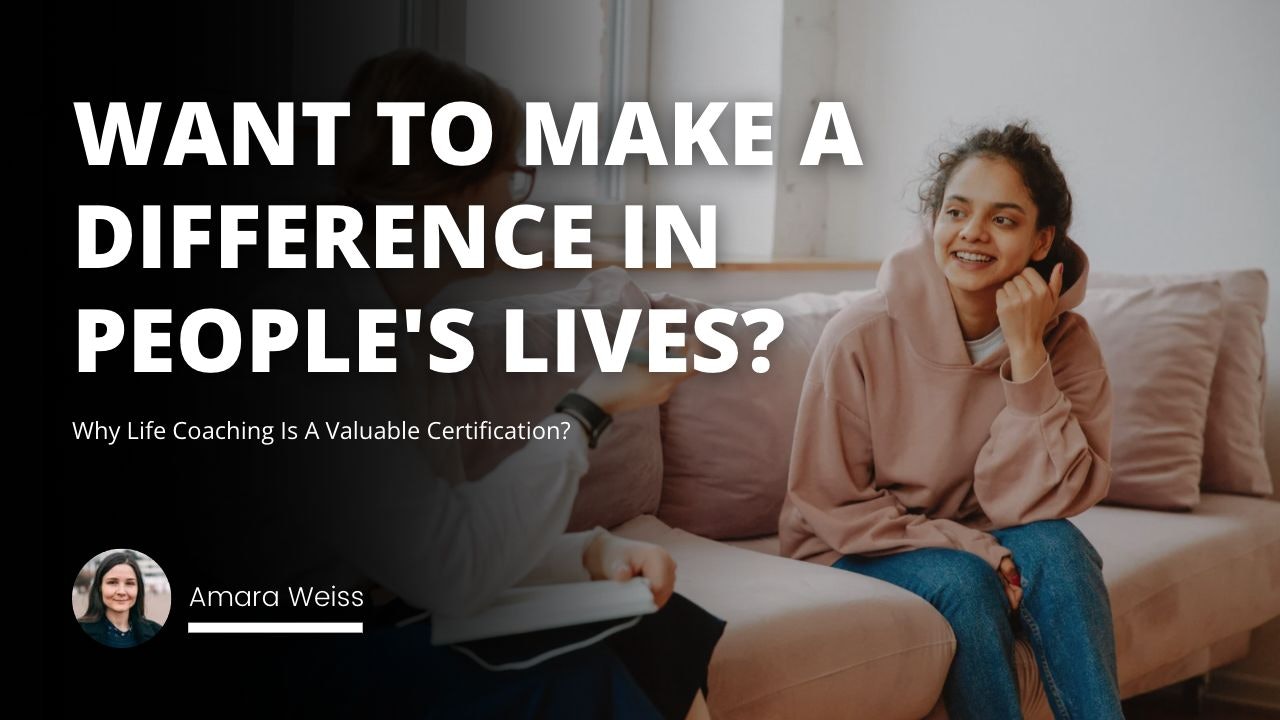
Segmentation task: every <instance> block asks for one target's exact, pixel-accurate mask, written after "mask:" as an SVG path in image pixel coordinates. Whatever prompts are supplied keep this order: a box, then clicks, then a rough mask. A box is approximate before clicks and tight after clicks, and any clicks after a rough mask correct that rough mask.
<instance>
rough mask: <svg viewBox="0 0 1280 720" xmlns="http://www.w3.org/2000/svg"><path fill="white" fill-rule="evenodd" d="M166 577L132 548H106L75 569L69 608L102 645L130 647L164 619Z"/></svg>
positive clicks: (150, 635)
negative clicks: (77, 573) (76, 572)
mask: <svg viewBox="0 0 1280 720" xmlns="http://www.w3.org/2000/svg"><path fill="white" fill-rule="evenodd" d="M171 598H172V593H171V592H170V590H169V578H167V577H165V574H164V571H163V570H161V569H160V566H159V565H157V564H156V561H155V560H152V559H151V558H149V557H147V556H146V555H143V554H142V553H140V552H138V551H137V550H107V551H106V552H102V553H99V554H98V555H97V556H95V557H94V558H93V559H92V560H90V561H89V562H87V563H85V565H84V567H82V568H80V574H79V575H76V581H75V584H74V585H73V586H72V588H71V610H72V612H74V613H75V616H76V620H78V621H79V622H80V629H82V630H84V632H85V634H86V635H88V636H89V637H91V638H93V639H94V640H97V641H98V642H100V643H102V644H103V645H106V646H107V647H119V648H125V647H134V646H135V645H141V644H142V643H144V642H146V641H148V640H150V639H151V638H153V637H155V636H156V633H158V632H160V628H162V627H163V626H164V621H165V620H167V619H168V618H169V605H170V599H171Z"/></svg>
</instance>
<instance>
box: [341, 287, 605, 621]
mask: <svg viewBox="0 0 1280 720" xmlns="http://www.w3.org/2000/svg"><path fill="white" fill-rule="evenodd" d="M352 280H354V281H355V282H351V283H348V286H347V291H348V293H350V294H351V297H350V298H349V300H350V301H351V302H352V305H353V306H354V307H357V308H361V307H388V306H389V305H390V304H391V303H390V300H389V298H387V297H386V294H385V291H383V290H382V287H381V284H380V283H379V282H378V280H377V278H376V276H375V275H374V273H373V272H372V271H370V272H368V273H362V274H359V275H357V276H353V278H352ZM344 332H346V331H344ZM350 332H351V335H350V337H351V338H355V337H356V334H355V331H354V329H351V330H350ZM330 337H337V336H336V335H334V332H333V330H330ZM396 350H397V353H396V355H397V363H398V367H399V371H398V372H397V373H388V374H382V375H371V374H359V375H357V374H354V373H353V374H351V375H350V376H348V379H344V378H339V379H337V380H334V379H333V378H332V377H330V378H328V379H326V384H325V387H326V396H325V397H324V398H322V399H318V401H317V402H318V403H319V407H321V408H324V409H325V410H326V411H328V412H333V413H334V414H335V415H338V416H341V417H343V418H344V419H349V418H351V419H354V418H359V417H361V416H362V417H363V418H367V419H368V420H369V421H371V422H378V421H380V420H386V419H387V418H389V417H407V418H419V419H422V420H423V422H421V423H419V424H420V427H423V428H425V425H426V422H425V421H426V420H427V419H428V418H426V417H425V413H427V410H426V408H428V407H429V408H430V419H441V418H447V417H451V416H452V415H453V407H452V405H453V397H452V393H451V392H450V391H449V386H448V382H447V381H448V379H449V378H440V377H437V378H434V379H433V378H432V377H431V376H429V375H428V373H427V369H426V367H425V362H424V361H425V358H426V357H427V355H426V352H425V351H423V350H422V349H420V348H419V349H416V350H415V349H414V348H412V347H410V346H409V344H408V343H406V342H399V343H397V347H396ZM433 380H434V381H433ZM335 386H336V387H335ZM428 386H430V391H428ZM340 388H345V389H340ZM428 401H429V402H428ZM566 420H570V418H569V417H568V416H567V415H563V414H553V415H550V416H548V417H547V418H546V419H544V420H543V421H542V423H541V424H542V425H545V426H547V427H549V428H555V429H556V430H557V434H558V433H559V432H560V431H561V430H560V429H561V428H562V427H563V425H564V421H566ZM570 425H571V429H570V432H569V434H568V437H567V438H564V439H547V440H530V441H529V442H528V444H526V445H525V446H524V447H523V448H522V449H520V450H519V451H517V452H515V453H513V454H512V455H510V456H509V457H507V458H506V459H505V460H504V461H503V462H502V463H501V464H499V465H498V466H497V467H495V468H494V469H493V470H492V471H491V472H489V473H488V474H487V475H485V476H484V477H483V478H480V479H479V480H475V481H470V482H467V481H464V478H463V477H462V472H461V461H460V456H459V454H458V451H457V446H456V445H454V444H452V443H451V442H450V441H445V440H429V439H421V440H419V441H417V442H416V443H415V442H414V441H410V440H400V441H392V442H383V443H378V444H376V445H359V444H357V445H351V446H350V447H348V448H342V449H340V451H339V452H336V453H335V457H336V458H337V462H336V463H334V464H333V465H334V466H330V467H327V468H326V470H325V472H324V474H325V475H326V476H327V483H326V488H327V490H326V491H325V492H323V494H322V496H321V497H319V498H318V503H319V507H318V510H319V512H320V513H322V514H323V515H325V516H327V520H328V521H329V522H332V523H333V524H334V526H335V530H336V531H335V532H334V533H333V535H332V537H331V538H330V541H331V546H332V548H333V549H334V550H336V551H337V553H339V554H340V555H341V556H342V557H343V558H344V559H345V561H346V564H347V565H348V569H349V570H350V571H353V573H352V575H351V576H350V577H351V578H352V579H355V577H356V574H358V576H359V577H360V578H363V579H367V580H370V581H372V582H374V583H376V584H378V585H379V586H381V587H383V588H385V589H387V590H390V591H392V592H394V593H395V594H396V595H398V596H399V597H400V598H401V599H402V600H404V601H405V602H406V603H408V604H410V605H413V606H415V607H421V608H424V609H427V610H429V611H432V612H444V613H459V612H465V611H468V610H474V609H478V608H480V607H483V606H484V605H486V604H487V603H489V602H490V601H491V600H492V599H493V598H494V597H495V596H496V595H497V594H498V593H499V592H501V591H503V590H505V589H507V588H509V587H512V586H513V585H517V584H536V583H550V582H568V581H574V580H587V579H589V575H588V573H587V571H586V569H585V568H584V567H583V554H584V552H585V549H586V545H587V543H589V542H590V541H591V539H592V538H593V537H594V535H595V534H596V532H598V529H597V530H593V531H587V532H581V533H572V534H566V533H565V532H564V531H565V528H566V527H567V526H568V523H569V516H570V512H571V510H572V508H573V501H574V498H575V497H576V495H577V491H578V481H579V480H580V479H581V478H582V476H583V475H584V474H585V473H586V470H587V452H588V448H587V438H586V434H585V433H584V432H582V431H581V429H580V428H579V426H578V424H577V422H576V421H571V422H570ZM553 437H554V435H553Z"/></svg>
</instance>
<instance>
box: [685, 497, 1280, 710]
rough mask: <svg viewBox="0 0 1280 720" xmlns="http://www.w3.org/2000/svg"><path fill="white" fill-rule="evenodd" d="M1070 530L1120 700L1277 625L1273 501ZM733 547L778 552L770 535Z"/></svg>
mask: <svg viewBox="0 0 1280 720" xmlns="http://www.w3.org/2000/svg"><path fill="white" fill-rule="evenodd" d="M1072 522H1073V523H1075V524H1076V526H1077V527H1079V528H1080V530H1081V531H1083V532H1084V534H1085V536H1086V537H1088V538H1089V541H1090V542H1091V543H1093V545H1094V547H1096V548H1097V549H1098V552H1099V554H1101V555H1102V559H1103V576H1104V577H1105V579H1106V582H1107V588H1108V591H1109V594H1110V596H1111V611H1112V615H1113V617H1114V620H1115V631H1116V652H1117V660H1118V665H1119V675H1120V694H1121V695H1122V696H1123V697H1132V696H1134V695H1137V694H1139V693H1142V692H1147V691H1149V690H1152V689H1155V688H1156V687H1159V686H1160V684H1165V683H1168V682H1176V681H1178V680H1182V679H1185V678H1186V677H1189V676H1190V675H1194V674H1196V672H1203V671H1204V670H1205V669H1207V668H1208V667H1210V666H1209V665H1206V664H1205V663H1206V662H1208V661H1209V660H1210V659H1211V658H1209V657H1208V655H1209V654H1212V653H1217V654H1218V655H1221V656H1222V657H1226V658H1234V657H1238V656H1239V655H1240V654H1241V651H1240V649H1239V647H1238V645H1239V643H1240V641H1241V639H1242V638H1245V639H1246V640H1247V633H1248V631H1249V630H1251V629H1252V628H1255V627H1257V626H1259V625H1262V624H1263V623H1265V622H1266V621H1268V620H1270V619H1271V618H1274V617H1276V616H1280V502H1273V501H1270V500H1265V499H1259V498H1248V497H1240V496H1234V495H1227V494H1222V493H1205V494H1204V495H1203V497H1202V499H1201V502H1200V505H1199V506H1198V507H1197V508H1196V509H1195V511H1193V512H1190V513H1168V512H1158V511H1153V510H1139V509H1134V508H1123V507H1110V506H1098V507H1095V508H1093V509H1091V510H1089V511H1088V512H1085V513H1084V514H1082V515H1080V516H1078V517H1075V518H1072ZM733 545H735V546H737V549H749V550H752V551H755V552H757V553H762V554H768V555H777V553H778V539H777V537H776V536H772V537H763V538H756V539H753V540H746V541H739V542H734V543H733ZM779 559H780V560H781V558H779ZM677 561H678V560H677ZM818 569H819V570H821V569H822V568H818ZM680 572H682V573H684V572H686V571H685V569H684V568H683V567H682V568H681V569H680ZM681 578H682V579H683V578H684V575H683V574H682V575H681ZM704 582H705V580H704ZM938 619H941V616H938ZM730 626H732V621H731V622H730ZM1233 653H1234V654H1233ZM1017 658H1018V681H1019V685H1020V690H1021V694H1022V697H1023V709H1024V712H1026V713H1027V717H1048V716H1049V713H1048V707H1047V704H1046V703H1045V702H1044V692H1043V690H1042V689H1040V688H1039V676H1038V673H1037V671H1036V669H1035V665H1034V659H1033V657H1032V655H1031V653H1030V651H1029V648H1028V647H1025V646H1021V645H1020V646H1019V648H1018V653H1017ZM1219 664H1221V662H1220V661H1219V662H1217V663H1216V664H1214V665H1212V666H1213V667H1216V666H1217V665H1219ZM1185 668H1191V669H1190V670H1188V671H1187V674H1179V672H1180V671H1181V670H1183V669H1185ZM1196 668H1199V669H1198V670H1197V669H1196ZM1153 682H1154V683H1159V684H1154V685H1153ZM922 687H923V686H922ZM922 687H919V688H916V689H915V690H911V689H910V688H905V691H907V692H924V690H923V689H922ZM929 717H930V718H931V720H932V719H934V718H942V717H945V713H944V712H942V710H941V708H935V710H934V713H933V714H931V715H929Z"/></svg>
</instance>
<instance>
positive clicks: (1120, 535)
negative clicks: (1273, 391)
mask: <svg viewBox="0 0 1280 720" xmlns="http://www.w3.org/2000/svg"><path fill="white" fill-rule="evenodd" d="M862 292H866V291H862ZM860 294H861V292H841V293H831V294H820V293H803V294H799V295H793V296H789V297H785V298H780V299H778V300H774V301H766V302H752V303H732V304H728V305H727V306H728V307H730V308H732V309H738V310H743V309H748V308H750V307H759V306H769V307H773V308H775V309H777V310H779V312H781V313H782V315H783V317H784V321H785V330H784V332H783V334H782V335H781V336H780V337H779V338H778V339H777V340H775V341H774V342H773V343H771V344H770V345H769V347H768V348H767V354H768V357H769V358H770V361H771V368H770V370H769V372H768V373H765V374H758V373H755V372H753V371H752V370H751V368H750V365H751V363H750V362H749V360H747V359H745V358H749V357H751V356H752V355H753V354H760V352H759V351H756V350H754V349H753V344H752V339H753V338H754V337H755V334H756V333H758V331H759V327H758V326H757V327H754V328H747V327H744V326H741V325H739V326H736V327H735V328H734V330H733V333H734V334H735V340H737V341H738V344H739V350H740V353H742V354H743V356H744V358H743V359H740V361H739V363H738V365H737V366H735V367H734V368H733V369H732V370H730V371H728V372H726V373H723V374H718V375H705V376H696V377H694V378H692V379H690V380H689V381H687V382H685V383H684V384H683V385H681V386H680V387H679V388H678V389H677V390H676V392H675V394H674V395H673V396H672V397H671V398H670V399H669V400H668V402H667V403H666V404H665V405H663V406H662V407H661V408H660V409H658V410H656V411H644V412H637V413H632V414H629V415H628V416H624V417H622V418H619V421H618V423H616V424H615V428H614V429H611V431H610V434H612V435H613V437H612V438H610V437H609V435H606V440H607V442H604V443H602V447H601V448H600V449H598V450H596V451H594V452H595V454H594V455H593V457H592V460H591V466H592V469H591V471H590V472H589V473H588V475H587V477H585V478H584V479H583V481H582V483H581V489H580V495H579V499H578V503H577V504H576V505H575V510H574V518H573V520H572V521H571V528H572V529H578V528H585V527H590V526H592V525H597V524H599V525H604V526H607V527H612V528H613V530H614V532H616V533H618V534H620V535H623V536H626V537H630V538H635V539H639V540H645V541H649V542H654V543H658V544H660V545H662V546H664V547H665V548H667V549H668V550H669V551H670V553H671V554H672V556H673V557H674V558H675V560H676V562H677V564H678V579H677V583H676V591H677V592H680V593H682V594H684V595H685V596H687V597H689V598H690V599H692V600H693V601H695V602H697V603H698V604H700V605H702V606H703V607H705V608H707V609H708V610H709V611H711V612H713V613H715V614H716V615H718V616H719V617H721V618H723V619H725V620H726V621H727V629H726V632H725V635H724V637H723V639H722V640H721V642H720V644H719V645H718V646H717V648H716V651H715V655H714V657H713V659H712V663H711V668H710V681H709V682H710V688H709V693H708V703H709V707H710V710H711V713H712V715H713V716H714V717H716V718H719V719H721V720H727V719H734V720H747V719H750V718H771V719H776V718H827V717H868V718H886V719H890V718H922V717H945V708H944V707H943V706H942V703H941V699H940V696H941V692H942V687H943V681H944V679H945V677H946V674H947V669H948V666H949V664H950V662H951V659H952V656H953V654H954V652H955V638H954V636H953V634H952V632H951V629H950V627H949V626H948V624H947V623H946V621H945V620H944V619H943V618H942V616H941V615H940V614H939V613H938V612H936V611H935V610H934V609H933V608H932V607H931V606H930V605H929V604H928V603H926V602H925V601H924V600H922V599H920V598H918V597H916V596H915V595H913V594H911V593H909V592H907V591H905V590H902V589H900V588H897V587H895V586H893V585H890V584H887V583H884V582H881V581H878V580H874V579H871V578H867V577H863V576H859V575H856V574H854V573H849V572H845V571H841V570H836V569H833V568H829V567H823V566H819V565H815V564H811V563H806V562H801V561H796V560H792V559H789V558H786V557H780V556H779V543H778V538H777V518H778V509H779V507H780V504H781V499H782V496H783V494H784V493H785V489H786V472H787V464H788V461H789V454H790V447H791V434H790V433H791V430H792V428H793V427H794V423H795V414H796V406H797V405H798V402H799V392H800V386H801V383H802V381H803V378H804V374H805V371H806V369H807V363H808V358H809V354H810V353H811V352H812V349H813V347H814V345H815V344H816V342H817V340H818V337H819V336H820V334H821V331H822V328H823V326H824V325H825V323H826V321H827V320H828V319H829V318H830V317H831V316H832V315H834V314H835V312H837V311H838V310H839V309H840V308H841V307H843V306H844V305H846V304H847V303H849V302H852V301H854V300H856V299H857V297H858V296H859V295H860ZM1266 295H1267V283H1266V277H1265V275H1263V273H1262V272H1261V271H1257V270H1249V271H1238V272H1230V273H1216V274H1215V273H1209V274H1203V275H1195V276H1163V277H1139V276H1105V275H1095V276H1094V278H1093V279H1092V280H1091V282H1090V291H1089V296H1088V299H1087V300H1086V303H1085V305H1083V306H1082V307H1081V308H1079V311H1080V312H1081V314H1083V315H1085V316H1086V319H1088V320H1089V321H1090V326H1091V328H1092V329H1093V331H1094V332H1095V333H1096V334H1097V336H1098V337H1099V341H1100V344H1101V345H1102V347H1103V351H1104V358H1105V360H1106V362H1107V364H1108V370H1109V374H1110V376H1111V382H1112V388H1113V395H1114V399H1115V407H1116V414H1115V418H1116V422H1115V427H1114V429H1113V456H1112V460H1113V468H1114V470H1115V479H1114V480H1113V495H1112V496H1111V497H1109V499H1108V501H1107V502H1104V503H1103V504H1100V505H1098V506H1096V507H1094V508H1092V509H1090V510H1088V511H1086V512H1085V513H1083V514H1081V515H1079V516H1077V517H1073V518H1071V522H1073V523H1075V524H1076V526H1077V527H1079V528H1080V530H1081V531H1083V533H1084V534H1085V536H1087V537H1088V538H1089V540H1090V542H1092V544H1093V545H1094V546H1095V547H1096V548H1097V549H1098V551H1099V553H1100V554H1101V556H1102V558H1103V561H1104V568H1103V574H1104V577H1105V580H1106V583H1107V586H1108V589H1109V591H1110V598H1111V606H1112V613H1113V616H1114V622H1115V633H1116V645H1117V654H1118V664H1119V681H1120V690H1121V694H1122V696H1123V697H1125V698H1128V697H1131V696H1134V695H1138V694H1141V693H1145V692H1148V691H1150V690H1154V689H1157V688H1160V687H1162V686H1166V685H1169V684H1172V683H1176V682H1178V681H1181V680H1185V679H1188V678H1193V677H1196V676H1199V675H1202V674H1204V673H1206V672H1207V671H1209V670H1211V669H1213V668H1216V667H1219V666H1222V665H1224V664H1226V663H1229V662H1232V661H1234V660H1237V659H1239V658H1241V657H1243V656H1245V655H1246V654H1248V652H1249V638H1250V632H1251V631H1252V630H1253V629H1254V628H1256V627H1258V626H1260V625H1262V624H1264V623H1265V622H1267V621H1268V620H1270V619H1272V618H1275V617H1277V616H1280V503H1278V502H1276V501H1274V500H1272V499H1269V498H1268V497H1267V496H1270V495H1271V494H1272V485H1271V478H1270V476H1269V474H1268V473H1267V467H1266V458H1265V455H1264V453H1263V451H1262V443H1263V428H1262V419H1261V416H1262V394H1263V391H1264V388H1263V384H1264V383H1265V359H1264V357H1263V347H1264V346H1263V344H1262V335H1261V332H1262V330H1261V328H1262V322H1263V319H1264V316H1265V312H1266V302H1267V297H1266ZM511 306H520V307H523V308H525V309H526V330H525V336H526V338H527V339H529V340H528V341H529V342H530V343H531V344H532V347H533V351H534V352H536V351H537V346H538V343H539V340H538V338H543V339H544V342H545V343H548V344H549V343H551V342H553V338H554V335H555V333H554V332H553V331H552V330H550V329H549V327H550V326H549V325H548V328H544V329H543V330H541V331H539V330H538V329H537V328H538V326H539V324H540V323H551V322H553V320H552V318H553V315H554V311H555V309H556V308H560V307H597V308H600V309H601V310H602V311H603V313H604V316H605V317H606V319H607V320H609V321H611V322H616V318H617V316H618V314H619V311H620V310H621V309H622V308H626V307H648V308H683V309H685V310H686V311H687V313H688V315H689V317H692V316H693V315H696V313H697V312H699V311H700V310H702V309H705V308H706V307H709V305H708V304H707V303H702V302H699V301H697V300H693V299H689V298H684V297H678V296H675V295H669V294H650V293H645V292H644V291H643V290H641V289H640V288H639V287H637V286H635V284H634V283H632V282H631V280H630V279H629V278H628V277H627V276H626V274H625V273H623V272H622V271H620V270H616V269H615V270H605V271H597V272H595V273H592V274H591V275H590V276H588V277H587V278H586V279H585V280H584V281H583V282H582V283H581V284H579V285H578V286H577V287H576V288H572V289H569V290H565V291H563V292H561V293H552V294H550V295H539V296H527V297H524V298H507V299H503V300H491V301H488V302H487V303H482V304H481V311H480V312H478V314H477V316H476V318H477V319H476V320H475V321H473V325H474V326H475V330H476V331H477V332H479V333H481V334H483V333H485V332H493V333H499V332H501V330H500V327H501V313H502V310H503V309H505V308H507V307H511ZM486 308H487V310H486ZM481 342H482V343H483V338H482V339H481ZM495 342H496V341H495ZM583 345H584V343H579V347H580V348H581V347H583ZM587 347H589V344H588V345H587ZM477 357H478V360H479V358H480V356H479V354H478V356H477ZM584 359H587V356H584ZM499 361H500V359H499V360H493V361H490V362H491V363H497V362H499ZM478 364H479V365H480V367H477V368H473V369H472V370H471V371H469V372H472V373H474V374H475V376H476V378H477V379H478V380H479V381H478V382H474V383H469V384H468V383H466V382H463V383H462V385H461V386H462V387H464V388H465V387H468V386H469V387H471V388H472V390H471V395H470V396H465V393H466V391H465V389H464V391H463V392H464V398H463V399H462V402H461V403H460V404H461V405H462V406H464V407H468V408H470V409H471V410H470V411H471V412H475V413H477V416H483V417H490V419H495V420H497V419H500V418H496V417H494V415H495V414H497V415H503V414H505V415H506V416H508V417H510V418H512V419H516V418H518V417H529V418H533V417H536V416H537V413H538V412H539V411H540V409H541V408H545V407H546V406H547V405H546V403H547V402H549V400H550V399H551V398H553V397H554V396H555V395H556V393H558V392H561V391H562V390H563V387H564V385H565V384H567V383H569V382H571V378H564V377H560V378H557V379H554V380H552V379H548V380H547V381H546V382H545V383H536V385H542V384H546V385H547V386H548V387H546V388H533V387H530V386H529V384H528V382H527V379H525V380H523V381H522V382H525V387H523V388H521V390H520V397H521V400H520V401H519V402H513V401H512V399H511V398H512V395H511V393H507V392H497V391H495V390H494V389H493V383H494V382H498V381H497V380H495V378H497V377H498V375H497V373H498V369H497V367H496V365H495V366H494V367H488V368H486V367H484V365H485V362H484V361H483V360H479V363H478ZM580 372H582V371H580ZM477 388H484V389H477ZM513 447H514V446H510V447H507V448H496V447H485V446H483V445H475V446H472V447H470V448H468V451H467V458H466V460H467V463H468V466H469V470H472V471H473V472H483V471H484V470H485V469H486V468H487V467H490V466H492V464H494V463H496V462H497V458H500V457H501V456H502V455H504V454H505V452H503V450H510V449H513ZM1017 658H1018V678H1019V684H1020V689H1021V694H1022V698H1023V706H1024V710H1025V714H1026V716H1027V717H1028V718H1049V717H1052V714H1051V711H1050V709H1049V707H1048V702H1047V700H1046V696H1045V694H1044V691H1043V689H1042V687H1041V685H1040V680H1039V674H1038V671H1037V669H1036V665H1035V661H1034V658H1033V656H1032V653H1031V651H1030V648H1029V646H1028V645H1027V644H1026V643H1025V641H1021V640H1020V641H1019V644H1018V647H1017Z"/></svg>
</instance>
